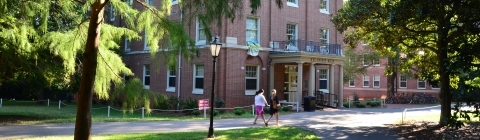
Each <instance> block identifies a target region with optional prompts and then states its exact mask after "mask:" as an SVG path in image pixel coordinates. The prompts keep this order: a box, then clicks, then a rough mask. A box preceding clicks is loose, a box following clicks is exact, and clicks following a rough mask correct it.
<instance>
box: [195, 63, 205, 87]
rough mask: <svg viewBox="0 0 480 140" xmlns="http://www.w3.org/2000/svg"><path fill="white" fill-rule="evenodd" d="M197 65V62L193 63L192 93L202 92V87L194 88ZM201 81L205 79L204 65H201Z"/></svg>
mask: <svg viewBox="0 0 480 140" xmlns="http://www.w3.org/2000/svg"><path fill="white" fill-rule="evenodd" d="M197 65H199V64H194V65H193V72H192V73H193V82H192V83H193V84H192V86H193V91H192V94H203V89H200V88H195V78H196V76H195V75H196V74H197ZM203 81H205V65H203ZM203 86H204V87H205V82H204V83H203Z"/></svg>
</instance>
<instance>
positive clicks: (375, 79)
mask: <svg viewBox="0 0 480 140" xmlns="http://www.w3.org/2000/svg"><path fill="white" fill-rule="evenodd" d="M373 87H375V88H379V87H380V75H373Z"/></svg>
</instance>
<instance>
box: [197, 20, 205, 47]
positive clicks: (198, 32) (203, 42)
mask: <svg viewBox="0 0 480 140" xmlns="http://www.w3.org/2000/svg"><path fill="white" fill-rule="evenodd" d="M199 27H200V22H199V20H198V18H196V22H195V41H196V43H195V45H205V44H207V40H206V39H205V40H200V31H199Z"/></svg>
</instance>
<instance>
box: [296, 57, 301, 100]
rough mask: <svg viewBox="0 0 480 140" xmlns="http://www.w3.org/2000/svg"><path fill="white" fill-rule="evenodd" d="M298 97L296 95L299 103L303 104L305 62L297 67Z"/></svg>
mask: <svg viewBox="0 0 480 140" xmlns="http://www.w3.org/2000/svg"><path fill="white" fill-rule="evenodd" d="M297 70H298V72H297V95H295V98H296V100H297V102H299V103H302V100H303V98H302V91H303V88H302V87H303V82H302V81H303V78H302V77H303V62H299V63H298V67H297Z"/></svg>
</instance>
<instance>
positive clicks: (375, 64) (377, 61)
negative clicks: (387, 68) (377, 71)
mask: <svg viewBox="0 0 480 140" xmlns="http://www.w3.org/2000/svg"><path fill="white" fill-rule="evenodd" d="M373 66H380V58H378V57H375V58H374V59H373Z"/></svg>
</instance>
